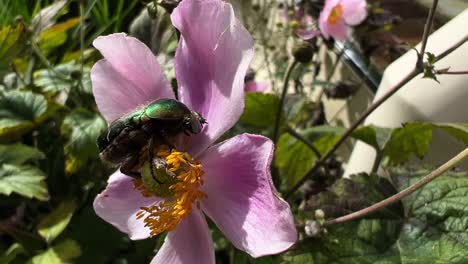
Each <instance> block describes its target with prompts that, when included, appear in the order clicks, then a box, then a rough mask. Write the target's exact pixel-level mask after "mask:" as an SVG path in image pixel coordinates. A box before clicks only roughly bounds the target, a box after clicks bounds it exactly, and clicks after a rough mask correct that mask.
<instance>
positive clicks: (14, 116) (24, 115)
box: [0, 91, 47, 141]
mask: <svg viewBox="0 0 468 264" xmlns="http://www.w3.org/2000/svg"><path fill="white" fill-rule="evenodd" d="M46 117H47V101H46V99H45V98H44V96H42V95H40V94H35V93H32V92H20V91H11V92H6V93H4V94H3V96H1V97H0V141H11V140H14V139H17V138H19V137H21V136H22V135H23V134H25V133H27V132H29V131H30V130H31V129H33V128H34V126H35V125H36V124H39V123H41V122H42V121H44V119H45V118H46Z"/></svg>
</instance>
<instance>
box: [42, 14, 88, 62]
mask: <svg viewBox="0 0 468 264" xmlns="http://www.w3.org/2000/svg"><path fill="white" fill-rule="evenodd" d="M79 23H80V18H71V19H68V20H67V21H65V22H62V23H59V24H56V25H54V26H52V27H50V28H49V29H47V30H45V31H43V32H42V33H41V34H40V35H39V46H40V47H41V50H42V52H44V54H46V55H47V54H49V53H50V52H51V51H52V50H54V49H55V48H57V47H58V46H60V45H62V44H64V43H65V41H66V40H67V31H68V30H69V29H71V28H72V27H74V26H76V25H78V24H79Z"/></svg>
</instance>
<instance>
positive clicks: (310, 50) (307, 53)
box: [292, 41, 315, 63]
mask: <svg viewBox="0 0 468 264" xmlns="http://www.w3.org/2000/svg"><path fill="white" fill-rule="evenodd" d="M314 52H315V49H314V47H313V46H312V45H311V44H310V43H308V42H305V41H303V42H301V43H299V44H297V45H296V46H295V47H294V48H293V52H292V54H293V56H294V58H295V59H296V60H297V61H298V62H300V63H308V62H310V61H311V60H312V56H313V55H314Z"/></svg>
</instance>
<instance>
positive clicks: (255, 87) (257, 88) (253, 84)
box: [244, 80, 269, 93]
mask: <svg viewBox="0 0 468 264" xmlns="http://www.w3.org/2000/svg"><path fill="white" fill-rule="evenodd" d="M268 87H269V85H268V83H267V82H257V81H254V80H252V81H248V82H246V83H245V85H244V90H245V91H246V92H252V93H254V92H258V93H263V92H265V91H266V90H267V89H268Z"/></svg>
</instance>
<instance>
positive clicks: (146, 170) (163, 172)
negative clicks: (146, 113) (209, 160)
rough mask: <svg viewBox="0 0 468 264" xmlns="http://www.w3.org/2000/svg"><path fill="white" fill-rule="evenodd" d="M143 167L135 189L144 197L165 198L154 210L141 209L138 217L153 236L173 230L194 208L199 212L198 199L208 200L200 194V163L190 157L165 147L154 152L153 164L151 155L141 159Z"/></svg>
mask: <svg viewBox="0 0 468 264" xmlns="http://www.w3.org/2000/svg"><path fill="white" fill-rule="evenodd" d="M143 151H144V152H146V153H148V151H145V150H143ZM140 165H141V175H142V177H141V179H135V180H134V188H135V189H136V190H138V191H140V192H141V194H142V195H143V196H144V197H151V196H158V197H161V198H164V200H162V201H158V202H157V203H156V204H154V205H152V206H149V207H141V210H140V211H138V213H137V215H136V216H137V218H138V219H143V221H144V222H145V226H147V227H149V228H150V230H151V233H150V235H151V236H155V235H158V234H160V233H162V232H166V231H171V230H174V229H175V228H176V227H177V225H178V224H179V222H180V221H181V220H182V219H185V218H187V216H188V215H189V214H190V212H191V211H192V205H193V204H195V205H196V206H197V208H200V202H199V199H201V198H206V194H205V193H204V192H202V191H200V187H201V186H202V185H203V178H202V176H203V173H204V172H203V170H202V165H201V163H200V162H198V161H195V160H193V158H192V157H191V156H190V155H189V154H188V153H186V152H180V151H177V150H175V149H170V148H169V147H168V146H166V145H162V146H160V147H157V148H156V149H155V151H154V157H153V160H152V161H150V160H149V159H148V155H142V158H141V160H140ZM151 165H152V166H153V168H151Z"/></svg>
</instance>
